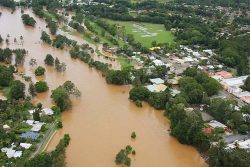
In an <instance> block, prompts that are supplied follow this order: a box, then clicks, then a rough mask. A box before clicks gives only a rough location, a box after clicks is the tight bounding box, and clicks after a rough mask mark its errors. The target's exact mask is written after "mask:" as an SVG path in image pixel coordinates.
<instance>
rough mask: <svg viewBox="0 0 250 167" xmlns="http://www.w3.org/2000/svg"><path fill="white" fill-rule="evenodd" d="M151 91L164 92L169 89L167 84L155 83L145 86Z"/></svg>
mask: <svg viewBox="0 0 250 167" xmlns="http://www.w3.org/2000/svg"><path fill="white" fill-rule="evenodd" d="M145 87H146V88H147V89H148V90H149V91H150V92H156V93H157V92H162V91H164V90H166V89H167V86H166V85H164V84H158V85H156V84H153V85H147V86H145Z"/></svg>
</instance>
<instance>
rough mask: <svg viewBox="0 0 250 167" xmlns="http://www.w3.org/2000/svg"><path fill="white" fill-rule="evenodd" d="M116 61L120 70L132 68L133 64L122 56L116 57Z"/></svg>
mask: <svg viewBox="0 0 250 167" xmlns="http://www.w3.org/2000/svg"><path fill="white" fill-rule="evenodd" d="M117 60H118V61H119V63H120V64H121V68H122V69H124V68H128V67H133V66H134V63H133V62H131V61H130V60H129V59H127V58H126V57H123V56H118V57H117Z"/></svg>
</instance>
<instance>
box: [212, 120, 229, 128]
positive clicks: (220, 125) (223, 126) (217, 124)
mask: <svg viewBox="0 0 250 167" xmlns="http://www.w3.org/2000/svg"><path fill="white" fill-rule="evenodd" d="M208 125H209V126H211V127H212V128H227V126H226V125H224V124H222V123H220V122H218V121H216V120H212V121H210V122H209V123H208Z"/></svg>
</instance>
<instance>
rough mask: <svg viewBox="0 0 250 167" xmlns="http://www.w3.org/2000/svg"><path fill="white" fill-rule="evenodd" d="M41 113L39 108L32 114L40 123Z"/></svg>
mask: <svg viewBox="0 0 250 167" xmlns="http://www.w3.org/2000/svg"><path fill="white" fill-rule="evenodd" d="M40 112H41V111H40V109H38V108H37V109H35V110H34V112H33V114H32V115H33V119H34V121H40V119H41V118H40Z"/></svg>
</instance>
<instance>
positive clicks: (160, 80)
mask: <svg viewBox="0 0 250 167" xmlns="http://www.w3.org/2000/svg"><path fill="white" fill-rule="evenodd" d="M150 82H152V83H153V84H163V83H164V80H163V79H161V78H153V79H150Z"/></svg>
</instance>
